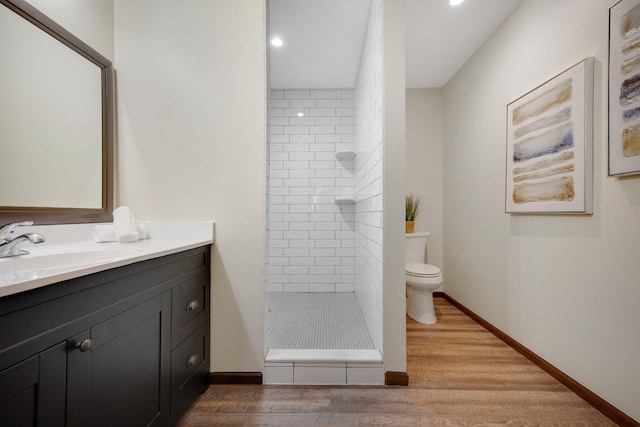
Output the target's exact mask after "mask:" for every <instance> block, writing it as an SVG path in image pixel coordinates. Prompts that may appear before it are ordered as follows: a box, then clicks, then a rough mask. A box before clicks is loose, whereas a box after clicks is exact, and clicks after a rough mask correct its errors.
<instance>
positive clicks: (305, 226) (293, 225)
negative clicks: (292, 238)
mask: <svg viewBox="0 0 640 427" xmlns="http://www.w3.org/2000/svg"><path fill="white" fill-rule="evenodd" d="M288 224H289V230H291V231H297V230H315V223H313V222H289V223H288Z"/></svg>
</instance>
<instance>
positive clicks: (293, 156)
mask: <svg viewBox="0 0 640 427" xmlns="http://www.w3.org/2000/svg"><path fill="white" fill-rule="evenodd" d="M314 159H315V155H314V153H311V152H292V153H290V154H289V160H314Z"/></svg>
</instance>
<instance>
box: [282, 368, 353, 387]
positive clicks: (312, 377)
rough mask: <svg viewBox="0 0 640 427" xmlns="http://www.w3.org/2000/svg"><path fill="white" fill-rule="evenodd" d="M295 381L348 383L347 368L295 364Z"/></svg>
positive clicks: (320, 383)
mask: <svg viewBox="0 0 640 427" xmlns="http://www.w3.org/2000/svg"><path fill="white" fill-rule="evenodd" d="M293 382H294V384H306V385H312V384H315V385H322V384H327V385H328V384H346V383H347V375H346V368H342V367H340V368H337V367H336V368H329V367H302V366H298V364H294V367H293Z"/></svg>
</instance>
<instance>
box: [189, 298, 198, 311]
mask: <svg viewBox="0 0 640 427" xmlns="http://www.w3.org/2000/svg"><path fill="white" fill-rule="evenodd" d="M198 308H200V303H199V302H198V300H197V299H192V300H191V301H189V304H187V311H196V310H197V309H198Z"/></svg>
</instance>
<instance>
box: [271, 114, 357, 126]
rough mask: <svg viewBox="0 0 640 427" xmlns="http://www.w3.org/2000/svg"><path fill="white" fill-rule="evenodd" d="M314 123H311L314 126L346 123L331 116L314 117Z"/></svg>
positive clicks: (339, 118)
mask: <svg viewBox="0 0 640 427" xmlns="http://www.w3.org/2000/svg"><path fill="white" fill-rule="evenodd" d="M314 121H315V123H311V124H314V125H318V126H320V125H334V126H335V125H344V124H346V123H344V122H343V118H341V117H332V116H323V117H315V118H314ZM274 124H275V125H277V124H289V123H274Z"/></svg>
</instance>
